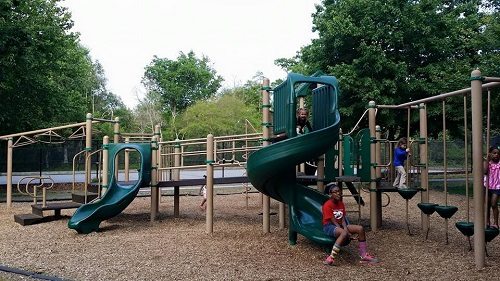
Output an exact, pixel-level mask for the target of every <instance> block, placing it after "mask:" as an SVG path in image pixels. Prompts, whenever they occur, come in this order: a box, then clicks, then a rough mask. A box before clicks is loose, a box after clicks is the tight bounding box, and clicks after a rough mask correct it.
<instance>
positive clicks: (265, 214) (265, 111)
mask: <svg viewBox="0 0 500 281" xmlns="http://www.w3.org/2000/svg"><path fill="white" fill-rule="evenodd" d="M269 85H270V83H269V79H268V78H264V81H263V83H262V138H263V139H264V141H263V142H262V146H263V147H265V146H268V145H270V144H271V142H270V137H271V136H270V133H269V131H270V130H269V127H268V126H267V124H268V123H269V110H270V108H271V103H270V101H269V88H270V87H269ZM270 205H271V199H270V198H269V196H267V195H263V197H262V231H263V232H264V233H269V232H270V229H271V224H270V222H271V220H270ZM283 210H284V208H283ZM280 211H281V209H280ZM280 216H281V213H280Z"/></svg>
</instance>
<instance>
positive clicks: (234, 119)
mask: <svg viewBox="0 0 500 281" xmlns="http://www.w3.org/2000/svg"><path fill="white" fill-rule="evenodd" d="M239 90H241V89H237V90H235V92H233V93H226V94H224V95H222V96H221V97H219V98H217V99H215V100H211V101H199V102H197V103H196V104H195V105H193V106H192V107H189V108H188V109H187V110H186V112H185V113H184V114H183V115H182V116H181V117H180V120H179V124H180V126H181V127H182V129H181V130H180V134H181V135H180V138H185V139H189V138H203V137H206V136H207V135H208V134H213V135H214V136H225V135H236V134H245V133H246V131H245V125H246V122H247V120H248V121H249V122H250V123H251V124H252V126H253V127H254V128H257V130H258V129H259V128H260V127H259V124H260V118H261V117H260V113H259V112H258V111H257V110H255V107H254V106H253V105H252V104H245V101H244V100H243V99H241V96H240V95H241V92H239ZM248 132H249V133H254V131H253V130H252V129H251V128H250V129H249V131H248Z"/></svg>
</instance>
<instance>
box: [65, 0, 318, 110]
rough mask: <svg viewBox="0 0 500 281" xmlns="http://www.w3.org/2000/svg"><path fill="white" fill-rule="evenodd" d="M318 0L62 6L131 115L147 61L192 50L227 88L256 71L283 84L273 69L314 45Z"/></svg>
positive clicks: (109, 0)
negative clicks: (281, 60)
mask: <svg viewBox="0 0 500 281" xmlns="http://www.w3.org/2000/svg"><path fill="white" fill-rule="evenodd" d="M320 2H321V1H320V0H293V1H292V0H248V1H247V0H205V1H203V0H175V1H174V0H65V1H64V2H62V5H64V6H66V7H68V8H69V10H70V12H71V13H72V18H73V20H74V22H75V26H74V29H73V31H77V32H79V33H80V34H81V36H80V38H81V43H82V44H83V45H84V46H85V47H87V48H88V49H90V53H91V56H92V59H93V60H98V61H99V62H100V63H101V64H102V66H103V67H104V70H105V75H106V77H107V78H108V90H110V91H112V92H113V93H114V94H117V95H118V96H120V97H121V98H122V100H123V101H124V103H125V104H126V105H127V106H128V107H129V108H133V107H134V106H135V105H136V104H137V97H138V96H141V95H142V94H143V93H144V90H143V88H142V86H141V83H140V81H141V78H142V76H143V74H144V67H145V66H146V65H148V64H149V63H150V62H151V60H152V59H153V56H154V55H156V56H158V57H160V58H168V59H172V60H175V59H176V58H177V56H178V55H179V52H181V51H182V52H184V53H187V52H189V51H190V50H193V51H194V52H195V53H196V55H197V56H198V57H199V58H200V57H201V55H205V56H207V57H208V58H209V59H210V61H211V62H212V64H213V65H212V67H213V68H214V69H215V70H216V71H217V73H218V74H219V75H221V76H223V77H224V79H225V82H224V86H225V87H232V86H234V85H241V84H243V83H244V82H246V81H247V80H250V79H251V78H252V77H253V76H254V75H255V73H256V72H257V71H262V72H263V73H264V75H265V76H266V77H268V78H270V79H271V81H272V80H275V79H278V78H284V77H286V72H284V71H283V70H281V69H280V68H278V67H277V66H275V65H274V60H275V59H277V58H282V57H286V58H290V57H293V56H294V55H295V54H296V52H297V51H298V50H299V49H300V47H302V46H305V45H308V44H309V43H310V42H311V39H312V38H316V37H317V35H315V34H314V33H313V32H312V31H311V29H312V17H311V14H312V13H313V12H314V11H315V7H314V4H315V3H320Z"/></svg>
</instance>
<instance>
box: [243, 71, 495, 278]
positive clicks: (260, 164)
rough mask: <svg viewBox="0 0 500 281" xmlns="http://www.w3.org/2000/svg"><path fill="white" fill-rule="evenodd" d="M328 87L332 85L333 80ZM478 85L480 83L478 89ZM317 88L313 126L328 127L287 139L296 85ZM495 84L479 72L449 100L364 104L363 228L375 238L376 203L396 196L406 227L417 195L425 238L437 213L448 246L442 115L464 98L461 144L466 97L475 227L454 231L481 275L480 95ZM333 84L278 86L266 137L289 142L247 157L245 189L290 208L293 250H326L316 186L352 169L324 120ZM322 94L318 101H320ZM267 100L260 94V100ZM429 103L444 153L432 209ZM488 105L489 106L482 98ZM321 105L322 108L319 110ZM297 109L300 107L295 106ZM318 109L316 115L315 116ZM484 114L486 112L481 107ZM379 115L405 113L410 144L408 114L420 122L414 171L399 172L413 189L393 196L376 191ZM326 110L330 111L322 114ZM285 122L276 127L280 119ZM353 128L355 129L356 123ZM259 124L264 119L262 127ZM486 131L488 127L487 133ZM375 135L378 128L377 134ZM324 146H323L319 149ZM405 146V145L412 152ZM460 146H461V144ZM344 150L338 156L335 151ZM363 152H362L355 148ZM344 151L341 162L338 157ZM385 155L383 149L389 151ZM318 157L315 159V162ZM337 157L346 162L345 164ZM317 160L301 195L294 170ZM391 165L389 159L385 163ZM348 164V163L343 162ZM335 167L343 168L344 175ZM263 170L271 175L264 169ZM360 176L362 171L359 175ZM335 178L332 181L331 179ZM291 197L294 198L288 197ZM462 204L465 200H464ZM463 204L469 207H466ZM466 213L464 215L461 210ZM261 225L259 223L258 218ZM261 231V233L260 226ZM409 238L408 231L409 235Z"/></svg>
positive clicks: (294, 79)
mask: <svg viewBox="0 0 500 281" xmlns="http://www.w3.org/2000/svg"><path fill="white" fill-rule="evenodd" d="M332 81H335V80H332ZM483 81H484V82H487V83H486V84H484V85H483ZM304 82H307V83H319V84H322V85H323V86H322V87H320V88H317V89H316V90H313V91H312V93H311V94H312V95H313V105H312V111H313V118H315V117H317V116H318V115H319V116H321V117H325V116H326V117H325V118H326V119H327V120H328V121H329V122H326V123H322V122H321V121H319V124H321V125H324V126H321V125H319V126H318V123H316V122H317V121H316V120H313V126H314V127H315V128H314V130H313V132H312V133H309V134H307V135H300V136H297V135H296V134H295V132H294V129H295V123H294V122H293V120H294V113H295V109H296V106H297V99H300V98H302V96H303V94H302V93H301V92H300V90H296V89H297V85H296V84H300V83H304ZM499 82H500V78H494V77H482V76H481V73H480V71H479V70H475V71H473V72H472V73H471V87H470V88H467V89H462V90H458V91H454V92H450V93H445V94H441V95H438V96H434V97H431V98H426V99H422V100H417V101H413V102H409V103H405V104H401V105H377V104H376V103H375V102H374V101H372V102H370V103H369V105H368V109H367V112H368V124H369V128H368V129H369V135H368V137H369V138H368V142H369V149H368V150H367V151H368V152H367V151H366V150H365V151H359V153H360V154H361V155H365V153H368V154H369V160H368V161H367V159H366V158H367V157H366V156H365V157H364V159H363V156H361V157H359V158H358V160H359V159H360V158H361V159H363V160H361V166H359V162H358V167H357V168H358V169H357V171H356V172H357V175H356V176H359V177H358V178H360V179H361V181H363V179H362V178H366V174H365V172H366V171H367V170H368V171H369V180H368V182H369V184H370V189H369V191H370V226H371V229H372V230H373V231H377V230H378V229H379V228H380V226H381V224H382V219H381V218H382V204H381V196H382V194H383V193H384V192H398V193H399V194H400V195H401V196H402V197H403V198H404V199H406V204H407V208H406V210H407V221H408V200H409V199H411V198H412V197H413V196H414V195H416V194H417V193H418V192H421V202H420V203H419V208H420V209H421V210H422V228H423V229H424V231H425V232H426V233H428V230H429V215H430V214H431V213H433V212H434V211H436V212H437V213H438V214H439V215H440V216H441V217H443V218H444V219H445V225H446V243H448V219H450V218H451V217H452V216H453V214H454V213H455V212H456V210H457V208H456V207H455V206H450V205H448V202H447V196H446V195H447V192H448V191H447V163H446V110H445V100H446V99H447V98H451V97H454V96H463V97H464V112H465V113H464V114H465V117H464V123H465V126H464V127H465V130H466V132H465V133H464V135H465V136H467V115H466V112H467V109H468V107H467V102H466V96H467V95H469V94H470V95H471V115H472V155H473V158H472V162H473V166H472V171H473V180H474V181H473V188H474V206H475V216H474V223H473V224H472V223H470V222H469V220H468V221H467V222H465V225H467V226H468V227H470V226H471V225H472V226H473V228H474V229H473V231H471V230H468V231H467V233H464V231H463V230H462V229H461V226H463V225H464V224H463V223H461V222H458V223H457V228H458V229H459V230H460V231H461V232H462V233H464V234H466V235H468V237H470V236H472V234H474V233H475V235H474V245H475V247H474V252H475V261H476V267H477V268H478V269H480V268H482V267H484V262H485V239H486V241H491V239H493V238H494V237H495V236H496V235H498V230H495V229H492V228H487V227H486V222H485V215H484V214H485V201H486V200H485V196H486V195H485V191H484V187H483V182H482V181H483V171H482V170H483V167H482V163H483V159H482V157H483V155H484V153H483V139H482V138H483V128H482V127H483V126H482V117H483V113H482V91H483V89H487V90H488V95H489V90H490V89H492V88H495V87H498V86H500V83H499ZM336 87H337V85H336V82H327V81H325V80H322V79H321V78H311V77H308V78H306V77H303V76H299V75H293V74H290V75H289V76H288V79H287V81H285V82H283V84H281V85H280V86H278V87H277V88H275V89H274V90H273V91H274V103H275V104H274V107H275V112H274V123H273V124H272V125H273V130H274V133H275V134H281V133H286V135H287V136H288V139H286V140H284V141H282V142H278V143H275V144H273V145H270V146H269V147H268V146H266V144H264V146H265V147H264V148H263V149H262V150H260V151H258V152H256V153H254V154H252V155H251V156H250V159H249V165H248V173H249V177H250V180H251V182H252V184H253V185H254V186H255V187H256V188H257V189H258V190H259V191H261V192H263V193H264V194H266V195H268V196H270V197H272V198H274V199H276V200H278V201H281V202H285V203H287V204H288V205H289V218H290V225H289V241H290V243H291V244H294V243H295V242H296V235H297V233H301V234H302V235H304V236H306V237H307V238H309V239H311V240H313V241H315V242H318V243H322V244H332V242H333V241H332V240H331V238H329V237H326V236H325V235H324V234H323V232H322V231H321V224H320V222H319V220H320V219H321V205H322V203H323V202H324V201H325V200H326V198H327V197H326V196H324V195H323V196H321V195H322V194H321V191H322V187H323V184H324V183H325V182H329V181H338V182H342V181H344V180H343V179H342V173H348V174H353V173H354V169H351V167H349V166H348V165H345V164H346V163H349V164H351V162H350V161H349V159H348V156H350V155H351V153H350V148H351V146H350V144H349V141H350V139H349V138H345V137H343V136H342V137H340V138H338V139H344V140H345V141H344V144H345V145H337V146H336V147H337V151H335V149H334V147H335V144H336V142H337V140H338V139H337V136H338V132H339V129H338V120H335V119H334V118H332V119H333V120H332V119H328V118H330V116H331V114H332V113H333V112H335V111H336V98H337V97H336V95H337V91H336V89H337V88H336ZM263 88H264V90H265V91H270V90H272V89H270V88H269V87H268V82H267V81H264V84H263ZM324 92H327V93H328V94H326V95H325V96H324V97H322V93H324ZM264 95H266V93H264ZM316 96H318V97H317V99H316V100H321V98H329V99H330V100H328V101H325V100H323V102H319V103H316V102H315V97H316ZM263 101H264V103H263V107H264V116H266V111H265V108H266V107H267V106H269V105H268V103H266V101H268V99H266V98H264V99H263ZM433 101H442V102H443V147H444V148H443V150H444V192H445V198H446V199H445V202H444V205H438V204H436V203H431V202H430V201H429V200H430V198H429V178H428V175H429V166H428V149H427V145H428V137H427V112H426V104H427V103H430V102H433ZM488 103H489V98H488ZM325 105H326V110H325V108H324V107H323V108H321V106H325ZM301 107H302V105H301ZM318 108H319V109H318ZM488 108H489V104H488ZM378 109H406V110H407V111H408V126H407V138H408V139H410V135H409V132H410V128H409V119H410V118H409V117H410V111H411V109H418V110H419V119H420V128H419V129H420V130H419V131H420V135H419V138H418V139H417V140H416V141H411V144H412V143H413V142H415V143H416V144H418V161H417V163H409V162H410V161H408V162H407V167H406V169H407V170H408V169H410V165H412V166H413V168H415V169H416V170H418V172H419V173H420V181H419V185H420V186H418V187H417V186H413V187H411V188H409V189H406V190H396V189H394V188H387V187H384V185H383V184H382V180H381V179H382V175H381V170H382V168H387V167H388V166H389V165H390V162H389V164H385V163H382V162H381V158H382V157H381V156H382V153H381V152H380V151H381V144H382V143H387V142H389V141H388V140H387V139H381V137H380V130H378V129H377V126H376V112H377V110H378ZM328 110H330V111H328ZM281 118H282V119H283V120H286V121H281V120H282V119H281ZM488 122H489V111H488ZM358 123H359V122H358ZM263 124H266V119H264V123H263ZM488 126H489V125H488ZM378 128H380V127H378ZM263 130H264V140H266V136H267V135H269V133H267V134H266V130H267V128H266V127H264V128H263ZM325 139H327V141H325ZM363 139H364V138H363V136H361V137H360V138H359V140H358V141H359V142H363ZM487 139H488V141H489V127H488V130H487ZM411 144H410V145H411ZM466 144H467V140H466ZM342 147H343V149H342ZM361 147H362V145H361ZM342 150H344V154H343V152H342ZM390 150H392V147H391V148H389V151H390ZM323 154H324V155H325V156H322V155H323ZM342 155H348V156H347V158H346V156H344V157H343V156H342ZM313 157H316V158H320V159H321V158H323V157H324V158H323V159H324V167H319V166H318V177H317V181H318V183H319V184H318V185H317V191H319V192H316V191H315V190H312V189H308V188H307V187H305V186H302V185H300V184H297V176H296V174H295V170H294V167H295V166H296V165H298V164H300V163H302V162H305V161H307V160H308V159H310V158H313ZM465 158H467V149H466V150H465ZM389 159H391V157H389ZM346 160H347V161H346ZM342 162H344V163H343V164H344V166H343V168H339V167H342ZM335 164H337V166H336V167H337V169H335ZM264 167H270V169H266V168H264ZM360 168H361V169H360ZM467 170H468V163H467V160H466V163H465V171H466V181H468V174H467V173H468V172H467ZM337 175H338V176H337ZM466 189H468V183H466ZM290 190H294V192H290ZM467 196H468V193H467ZM467 200H468V199H467ZM467 212H469V210H467ZM264 224H265V218H264ZM264 229H266V226H264ZM408 232H409V233H410V231H409V227H408Z"/></svg>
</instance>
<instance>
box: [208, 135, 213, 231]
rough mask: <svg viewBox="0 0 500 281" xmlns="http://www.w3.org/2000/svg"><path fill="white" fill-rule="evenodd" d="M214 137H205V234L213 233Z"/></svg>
mask: <svg viewBox="0 0 500 281" xmlns="http://www.w3.org/2000/svg"><path fill="white" fill-rule="evenodd" d="M213 164H214V136H213V135H212V134H209V135H208V136H207V186H206V188H207V211H206V232H207V234H212V233H213V232H214V166H213Z"/></svg>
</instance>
